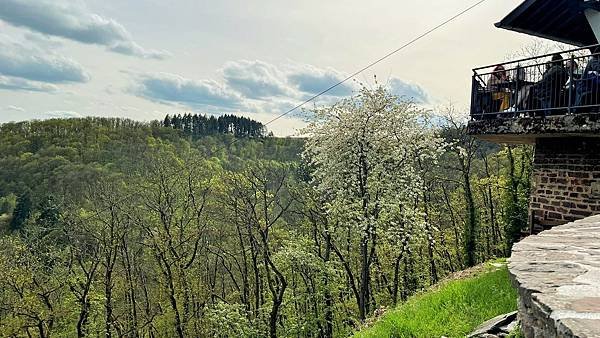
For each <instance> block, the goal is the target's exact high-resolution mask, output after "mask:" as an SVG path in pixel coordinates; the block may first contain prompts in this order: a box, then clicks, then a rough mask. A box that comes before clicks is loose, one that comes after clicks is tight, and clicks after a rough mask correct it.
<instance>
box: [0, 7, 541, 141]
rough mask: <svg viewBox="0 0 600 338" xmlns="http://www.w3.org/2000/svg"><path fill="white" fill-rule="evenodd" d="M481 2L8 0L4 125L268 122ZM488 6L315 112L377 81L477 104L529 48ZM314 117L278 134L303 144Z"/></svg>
mask: <svg viewBox="0 0 600 338" xmlns="http://www.w3.org/2000/svg"><path fill="white" fill-rule="evenodd" d="M474 2H475V0H434V1H414V0H373V1H364V0H329V1H322V0H302V1H281V0H255V1H247V0H219V1H206V0H172V1H164V0H85V1H83V0H0V123H1V122H8V121H21V120H29V119H46V118H53V117H78V116H109V117H127V118H132V119H136V120H142V121H148V120H153V119H162V118H163V117H164V115H165V114H177V113H186V112H191V113H205V114H222V113H236V114H239V115H244V116H248V117H250V118H253V119H256V120H259V121H262V122H267V121H270V120H271V119H273V118H274V117H275V116H277V115H279V114H281V113H282V112H284V111H286V110H288V109H290V108H291V107H293V106H295V105H296V104H298V103H300V102H302V101H304V100H306V99H307V98H309V97H311V96H312V95H314V94H315V93H318V92H319V91H321V90H323V89H325V88H327V87H329V86H330V85H332V84H334V83H336V82H337V81H339V80H341V79H343V78H344V77H346V76H347V75H348V74H351V73H353V72H355V71H356V70H358V69H360V68H362V67H364V66H365V65H367V64H369V63H370V62H372V61H374V60H376V59H378V58H380V57H382V56H383V55H385V54H387V53H388V52H390V51H392V50H394V49H396V48H398V47H399V46H401V45H403V44H404V43H406V42H407V41H410V40H411V39H413V38H414V37H416V36H418V35H420V34H422V33H423V32H425V31H426V30H428V29H430V28H431V27H433V26H435V25H437V24H439V23H441V22H442V21H444V20H446V19H447V18H449V17H451V16H453V15H455V14H457V13H458V12H460V11H461V10H463V9H465V8H467V7H468V6H470V5H472V4H473V3H474ZM520 2H521V0H487V1H486V2H484V3H483V4H481V5H480V6H478V7H476V8H475V9H473V10H472V11H470V12H468V13H467V14H465V15H464V16H462V17H460V18H459V19H457V20H456V21H454V22H452V23H450V24H448V25H446V26H444V27H443V28H442V29H440V30H438V31H436V32H434V33H433V34H431V35H429V36H427V37H426V38H424V39H423V40H420V41H418V42H417V43H415V44H413V45H411V46H410V47H408V48H406V49H404V50H402V51H400V52H399V53H397V54H395V55H394V56H392V57H390V58H389V59H387V60H385V61H383V62H381V63H380V64H378V65H377V66H375V67H373V68H371V69H369V70H367V71H365V72H364V73H362V74H361V75H358V76H357V77H356V78H354V79H353V80H352V81H349V82H347V83H345V84H344V85H342V86H340V87H338V88H336V89H334V90H333V91H331V92H329V93H328V95H324V96H322V97H320V98H318V99H317V100H316V101H315V102H314V103H311V104H308V105H307V106H306V108H307V109H308V110H310V108H311V107H313V106H314V105H327V104H332V103H333V102H336V101H338V100H340V99H341V98H343V97H346V96H348V95H352V93H353V92H355V91H356V90H357V88H359V86H360V84H361V83H362V84H365V85H367V86H373V85H374V83H375V79H377V82H378V83H381V84H384V85H386V86H387V87H388V88H389V89H390V91H391V92H393V93H394V94H397V95H399V96H403V97H405V98H408V99H412V100H414V101H415V102H417V103H420V104H423V105H425V106H430V107H433V106H436V105H443V104H447V103H453V104H454V105H455V106H457V107H459V108H464V107H467V106H468V103H469V95H470V76H471V74H472V72H471V69H472V68H474V67H476V66H481V65H487V64H493V63H497V62H500V61H502V60H504V58H505V56H506V55H508V54H510V53H511V52H514V51H516V50H519V49H520V48H521V47H522V46H524V45H527V44H529V43H531V40H532V39H531V38H530V37H528V36H525V35H522V34H518V33H514V32H509V31H505V30H501V29H497V28H495V27H494V25H493V24H494V23H495V22H497V21H499V20H500V19H502V18H503V17H504V16H505V15H506V14H508V13H509V12H510V11H511V10H512V9H513V8H515V7H516V6H517V5H518V4H519V3H520ZM309 118H310V113H309V112H302V111H299V112H296V113H293V114H290V115H288V116H286V117H285V118H282V119H280V120H277V121H276V122H273V123H271V124H270V125H269V126H268V128H269V130H272V131H273V132H274V133H275V134H276V135H294V134H296V133H297V130H298V129H299V128H301V127H302V126H304V125H305V123H306V121H307V119H309Z"/></svg>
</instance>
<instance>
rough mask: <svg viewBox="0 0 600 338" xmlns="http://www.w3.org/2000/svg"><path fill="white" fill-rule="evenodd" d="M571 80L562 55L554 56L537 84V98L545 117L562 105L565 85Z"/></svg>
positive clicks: (535, 88)
mask: <svg viewBox="0 0 600 338" xmlns="http://www.w3.org/2000/svg"><path fill="white" fill-rule="evenodd" d="M568 79H569V73H568V72H567V70H566V69H565V66H564V64H563V57H562V56H561V55H560V54H554V55H553V56H552V61H551V62H550V63H549V64H548V68H547V69H546V71H545V72H544V74H543V75H542V79H541V80H540V81H539V82H538V83H536V84H535V86H534V91H535V96H536V98H537V99H538V100H539V102H540V104H541V108H542V109H547V110H545V111H544V115H549V114H550V112H551V110H550V109H551V108H558V107H560V105H561V100H562V91H563V89H564V86H565V83H567V80H568Z"/></svg>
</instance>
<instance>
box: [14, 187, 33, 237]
mask: <svg viewBox="0 0 600 338" xmlns="http://www.w3.org/2000/svg"><path fill="white" fill-rule="evenodd" d="M30 215H31V196H30V195H29V192H25V193H23V194H21V195H20V196H19V198H17V205H16V206H15V210H14V212H13V218H12V220H11V221H10V230H12V231H16V230H20V229H21V228H22V227H23V224H24V223H25V221H27V219H28V218H29V216H30Z"/></svg>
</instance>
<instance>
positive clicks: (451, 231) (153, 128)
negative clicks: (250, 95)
mask: <svg viewBox="0 0 600 338" xmlns="http://www.w3.org/2000/svg"><path fill="white" fill-rule="evenodd" d="M312 113H313V114H314V116H315V119H314V121H315V122H313V123H312V124H311V125H310V126H308V127H307V129H306V130H305V135H306V137H305V138H276V137H272V136H266V130H265V128H264V126H263V125H261V124H259V123H258V122H254V121H251V120H248V119H240V118H236V117H235V116H228V117H223V118H221V119H214V118H208V119H207V118H206V117H203V116H200V115H185V116H175V117H167V118H165V120H164V121H155V122H150V123H142V122H135V121H131V120H126V119H108V118H82V119H54V120H47V121H30V122H19V123H7V124H3V125H0V228H1V230H0V231H1V235H0V336H2V337H51V336H52V337H74V336H77V337H85V336H105V337H236V336H237V337H334V336H335V337H342V336H348V335H349V334H351V333H352V332H353V331H354V330H355V329H356V328H357V327H359V326H360V325H361V323H363V322H364V321H365V319H366V318H368V317H369V316H372V314H373V313H374V311H377V309H379V308H381V307H387V306H392V305H394V304H397V303H400V302H403V301H405V300H406V299H407V298H408V297H410V296H411V295H413V294H415V293H417V292H419V291H420V290H422V289H423V288H426V287H428V286H430V285H432V284H434V283H436V282H437V281H439V280H440V279H441V278H443V277H444V276H445V275H447V274H449V273H451V272H454V271H458V270H461V269H463V268H465V267H468V266H472V265H475V264H477V263H479V262H482V261H485V260H487V259H489V258H492V257H501V256H506V255H507V254H508V252H509V251H508V250H509V248H510V246H511V245H512V243H513V242H514V241H515V240H517V239H518V238H519V236H520V232H521V230H522V229H523V228H524V227H525V224H526V221H527V201H528V196H529V189H530V187H531V182H530V174H531V170H532V169H531V157H532V149H531V148H529V147H524V146H523V147H513V146H510V147H502V148H499V147H497V146H495V145H490V144H486V143H482V142H481V141H478V140H476V139H474V138H472V137H470V136H468V135H467V134H466V133H465V124H464V121H463V120H461V119H460V117H459V115H458V114H456V113H455V112H453V111H452V109H448V110H447V111H444V112H430V111H426V110H423V109H421V108H419V107H418V106H415V105H414V104H412V103H410V102H404V101H401V100H399V99H398V98H396V97H394V96H392V95H390V94H389V93H388V92H387V91H386V90H385V89H384V88H375V89H363V90H362V91H361V92H359V93H358V94H356V95H355V96H353V97H351V98H348V99H343V100H341V101H340V102H338V103H337V104H334V105H332V106H329V107H322V108H316V109H314V111H312ZM190 121H191V122H190ZM207 121H213V122H207ZM214 121H216V123H215V122H214ZM219 121H221V122H219ZM440 121H443V122H440ZM209 125H210V127H207V126H209ZM249 136H257V137H249ZM258 136H260V137H258Z"/></svg>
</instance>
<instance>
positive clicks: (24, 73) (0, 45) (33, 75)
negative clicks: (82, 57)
mask: <svg viewBox="0 0 600 338" xmlns="http://www.w3.org/2000/svg"><path fill="white" fill-rule="evenodd" d="M0 74H1V75H5V76H10V77H16V78H22V79H26V80H31V81H39V82H47V83H66V82H87V81H89V79H90V76H89V75H88V74H87V72H86V71H85V70H84V69H83V67H82V66H81V65H80V64H78V63H77V62H75V61H73V60H71V59H69V58H67V57H65V56H62V55H56V54H54V53H52V52H50V51H48V50H41V49H39V48H36V47H32V46H25V45H24V44H23V43H21V42H19V41H15V40H13V39H11V38H9V37H7V36H0Z"/></svg>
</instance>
